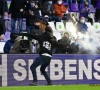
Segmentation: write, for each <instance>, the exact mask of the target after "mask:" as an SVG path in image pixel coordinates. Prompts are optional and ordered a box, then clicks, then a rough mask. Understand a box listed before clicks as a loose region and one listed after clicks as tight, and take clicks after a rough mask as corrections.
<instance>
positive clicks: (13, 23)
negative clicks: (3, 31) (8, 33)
mask: <svg viewBox="0 0 100 90" xmlns="http://www.w3.org/2000/svg"><path fill="white" fill-rule="evenodd" d="M16 20H17V18H12V20H11V30H12V32H14V33H15V32H17V30H16V28H15V23H16ZM22 23H23V19H22V18H18V26H19V32H22Z"/></svg>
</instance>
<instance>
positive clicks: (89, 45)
mask: <svg viewBox="0 0 100 90" xmlns="http://www.w3.org/2000/svg"><path fill="white" fill-rule="evenodd" d="M71 35H72V37H73V38H77V39H78V43H79V48H80V52H81V53H83V52H84V53H87V54H97V53H99V52H98V51H99V49H100V33H96V32H95V31H93V30H91V31H88V32H87V33H85V34H82V33H81V32H79V33H78V34H76V33H75V32H74V33H72V34H71Z"/></svg>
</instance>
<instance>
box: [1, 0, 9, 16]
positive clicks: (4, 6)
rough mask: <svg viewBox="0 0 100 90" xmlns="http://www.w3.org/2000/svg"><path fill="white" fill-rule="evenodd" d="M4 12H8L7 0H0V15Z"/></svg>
mask: <svg viewBox="0 0 100 90" xmlns="http://www.w3.org/2000/svg"><path fill="white" fill-rule="evenodd" d="M4 12H8V6H7V1H6V0H0V15H4Z"/></svg>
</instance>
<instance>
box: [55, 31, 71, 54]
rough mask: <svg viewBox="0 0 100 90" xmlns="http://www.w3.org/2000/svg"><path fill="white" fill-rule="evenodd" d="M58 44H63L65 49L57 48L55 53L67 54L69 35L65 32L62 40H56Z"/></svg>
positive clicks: (69, 41)
mask: <svg viewBox="0 0 100 90" xmlns="http://www.w3.org/2000/svg"><path fill="white" fill-rule="evenodd" d="M58 42H60V43H63V44H65V47H61V48H57V53H69V46H70V43H71V40H70V39H69V33H68V32H65V33H64V36H63V37H62V39H60V40H58Z"/></svg>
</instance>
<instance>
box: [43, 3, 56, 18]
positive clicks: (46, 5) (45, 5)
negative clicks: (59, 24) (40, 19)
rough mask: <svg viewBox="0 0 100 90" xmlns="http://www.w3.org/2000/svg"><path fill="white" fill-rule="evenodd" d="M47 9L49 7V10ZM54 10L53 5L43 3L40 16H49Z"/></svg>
mask: <svg viewBox="0 0 100 90" xmlns="http://www.w3.org/2000/svg"><path fill="white" fill-rule="evenodd" d="M49 7H50V9H49ZM54 10H55V9H54V4H51V5H50V4H49V3H48V2H45V3H44V4H43V8H42V14H43V16H44V15H51V14H53V11H54ZM49 11H51V12H52V13H51V14H50V13H49Z"/></svg>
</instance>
